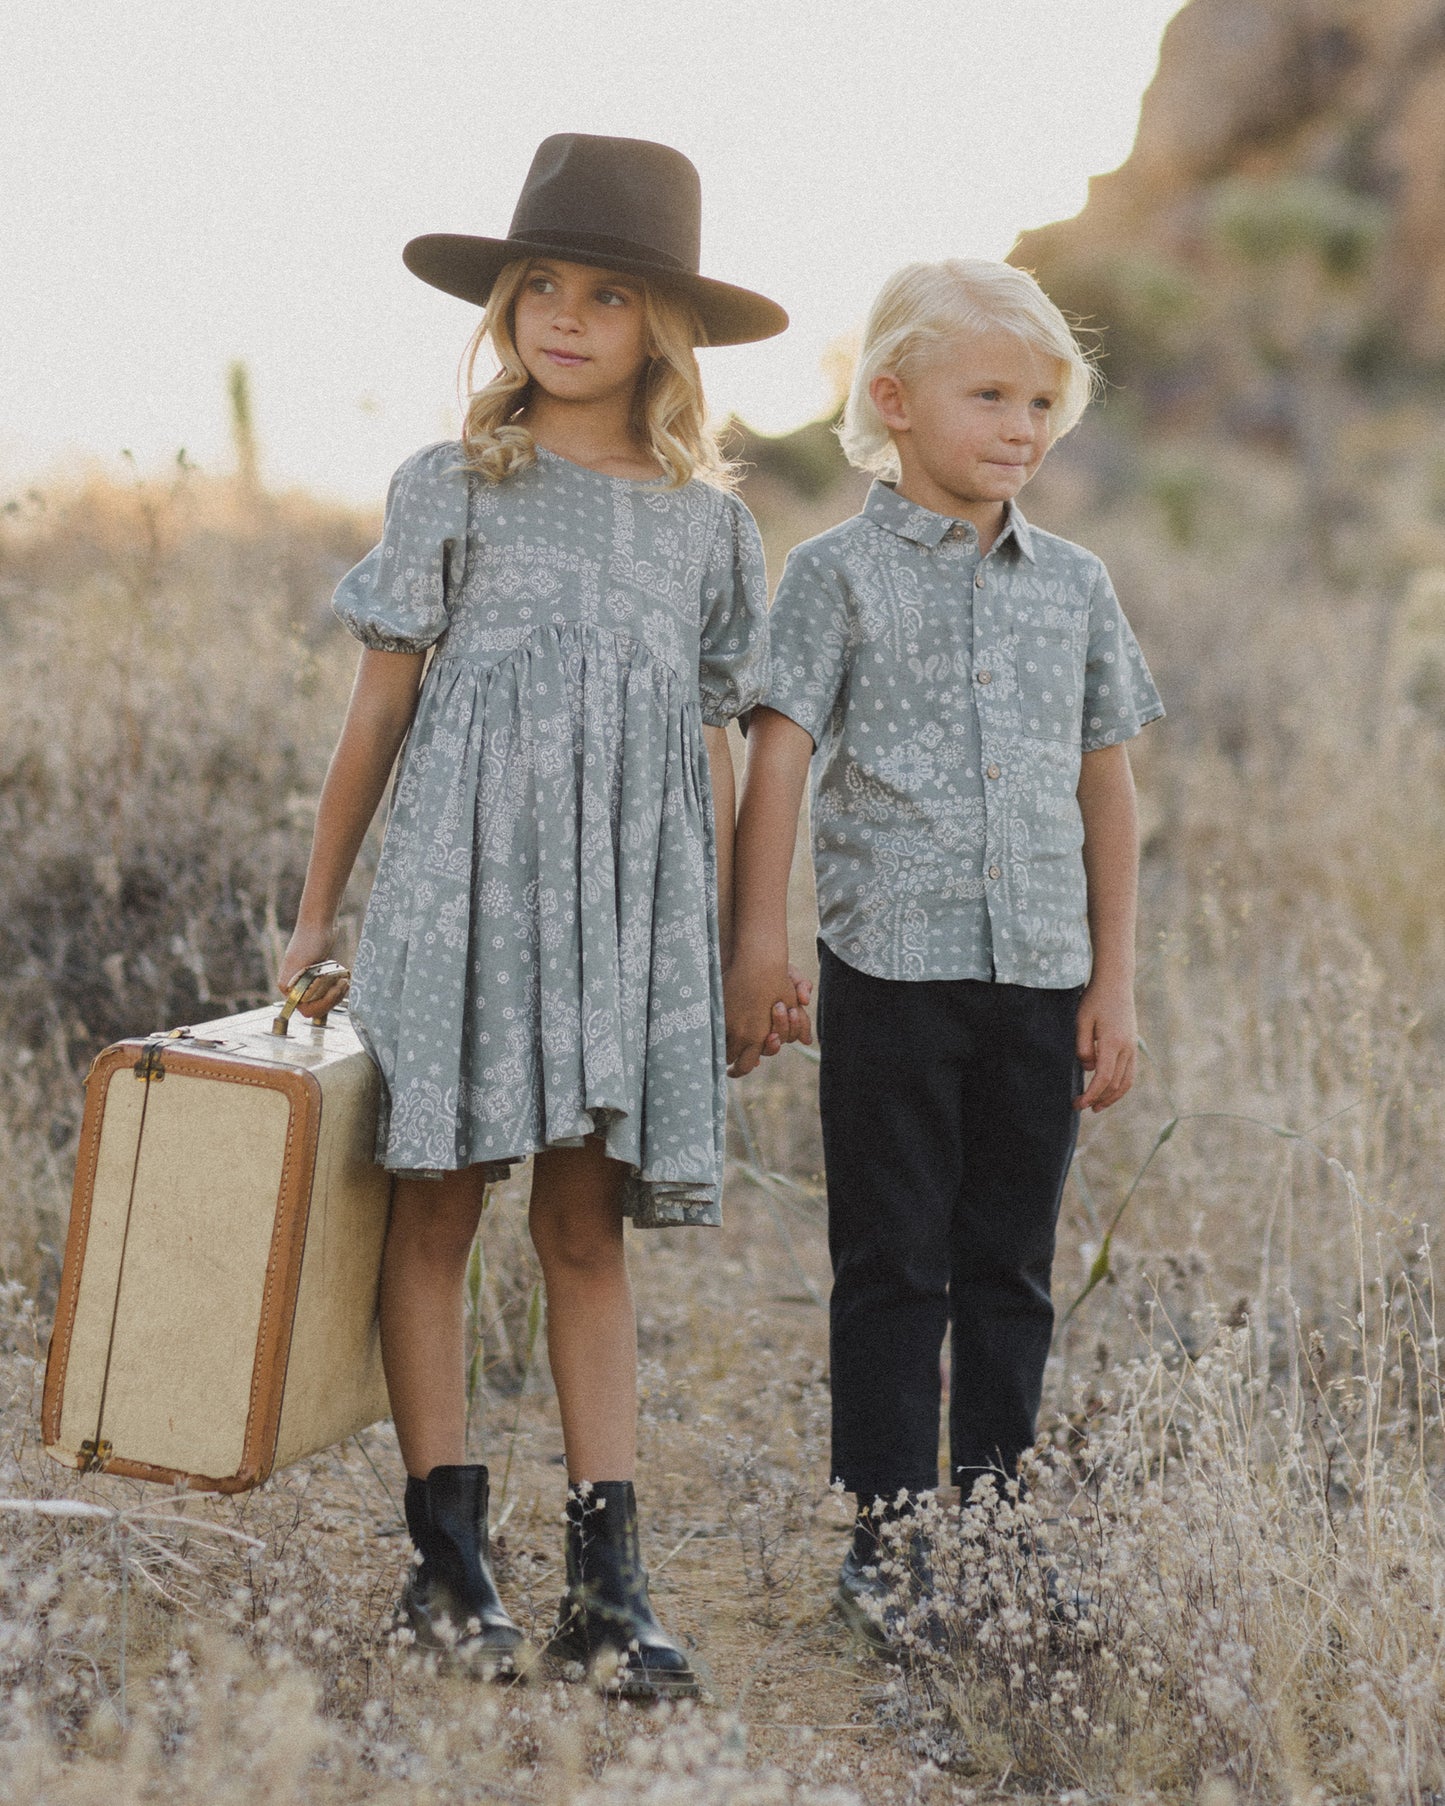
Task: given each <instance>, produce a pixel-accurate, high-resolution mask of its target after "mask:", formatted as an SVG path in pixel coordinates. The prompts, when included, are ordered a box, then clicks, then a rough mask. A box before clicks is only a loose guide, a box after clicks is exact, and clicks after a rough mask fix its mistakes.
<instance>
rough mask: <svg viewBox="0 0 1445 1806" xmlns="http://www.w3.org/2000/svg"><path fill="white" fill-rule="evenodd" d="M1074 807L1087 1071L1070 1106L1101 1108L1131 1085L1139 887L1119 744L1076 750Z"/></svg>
mask: <svg viewBox="0 0 1445 1806" xmlns="http://www.w3.org/2000/svg"><path fill="white" fill-rule="evenodd" d="M1078 797H1079V812H1080V814H1081V815H1082V816H1083V818H1084V877H1085V880H1086V882H1087V885H1088V895H1089V938H1090V940H1091V942H1092V943H1093V949H1094V964H1093V972H1092V974H1091V976H1090V979H1089V983H1088V986H1087V988H1086V989H1085V991H1084V995H1083V997H1082V998H1081V999H1080V1001H1079V1014H1078V1055H1079V1063H1080V1065H1081V1066H1082V1067H1083V1068H1084V1070H1085V1072H1086V1073H1088V1074H1089V1082H1088V1085H1087V1087H1086V1088H1085V1090H1084V1092H1083V1094H1082V1095H1081V1096H1080V1097H1077V1098H1075V1100H1074V1108H1075V1109H1076V1110H1107V1109H1108V1107H1109V1105H1110V1104H1116V1103H1118V1101H1119V1099H1120V1098H1121V1097H1123V1095H1124V1093H1125V1092H1126V1091H1127V1090H1128V1089H1129V1087H1130V1086H1131V1085H1132V1084H1133V1083H1134V1062H1135V1059H1136V1057H1137V1051H1138V1037H1139V1026H1138V1022H1137V1020H1136V1018H1135V1015H1134V923H1135V915H1136V909H1137V893H1138V885H1139V816H1138V809H1137V806H1136V804H1135V800H1134V774H1133V772H1132V771H1131V770H1130V768H1129V753H1128V749H1127V747H1125V746H1124V745H1122V744H1120V745H1117V746H1101V747H1099V748H1097V749H1096V750H1095V751H1093V752H1086V753H1085V754H1084V755H1083V759H1082V762H1081V764H1080V768H1079V790H1078Z"/></svg>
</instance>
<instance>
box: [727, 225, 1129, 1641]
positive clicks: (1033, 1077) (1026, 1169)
mask: <svg viewBox="0 0 1445 1806" xmlns="http://www.w3.org/2000/svg"><path fill="white" fill-rule="evenodd" d="M1092 382H1093V372H1092V370H1091V369H1090V367H1089V365H1088V363H1087V362H1086V361H1085V359H1084V357H1083V354H1082V353H1081V351H1080V350H1079V347H1078V345H1077V344H1076V342H1075V340H1074V337H1073V334H1072V333H1071V332H1070V330H1069V327H1068V324H1067V322H1066V321H1065V319H1064V317H1063V315H1062V314H1061V313H1060V312H1059V311H1058V309H1057V308H1056V307H1055V306H1054V305H1053V303H1052V302H1051V301H1049V299H1048V298H1047V296H1045V295H1044V293H1043V291H1042V290H1041V289H1040V288H1039V286H1038V284H1037V283H1036V282H1035V281H1034V280H1033V278H1032V277H1031V276H1028V275H1026V274H1025V273H1024V272H1023V271H1020V270H1015V269H1013V268H1011V267H1010V266H1008V265H1006V264H996V263H984V262H974V261H970V262H955V261H950V262H945V263H938V264H913V265H910V266H908V267H907V268H905V269H903V270H900V271H899V272H898V273H897V274H896V275H895V276H893V277H892V278H891V279H890V280H889V281H888V283H887V284H885V286H884V289H883V291H882V293H881V294H880V296H879V298H878V301H877V302H876V304H875V306H874V308H873V312H872V314H871V315H870V317H869V321H868V325H867V328H866V332H865V338H864V344H863V348H862V352H861V356H860V360H859V367H858V372H857V375H856V377H855V380H854V383H853V388H852V393H851V395H850V397H849V400H848V405H847V408H846V410H845V413H844V420H843V428H842V438H843V445H844V449H845V450H846V451H847V453H848V455H849V457H850V459H851V460H852V461H853V462H854V463H855V464H857V465H860V466H862V467H863V468H865V469H871V470H873V471H874V472H876V473H877V475H878V478H879V480H878V481H876V482H875V483H874V485H873V487H872V489H871V491H870V492H869V495H868V499H867V501H866V503H865V505H864V508H863V511H862V513H861V514H859V515H857V516H855V517H854V518H853V519H851V520H848V521H844V522H843V523H842V524H841V525H840V526H838V527H835V528H833V529H832V530H831V531H829V532H827V533H823V534H821V535H819V536H818V538H816V539H813V540H810V541H808V542H807V543H806V544H804V545H801V546H799V547H797V548H796V549H795V550H794V552H793V553H792V555H791V557H790V558H789V560H788V564H787V568H786V570H785V572H784V575H783V579H782V583H781V585H780V586H779V589H778V595H777V600H776V602H775V603H774V606H773V611H772V617H771V632H772V648H773V650H772V676H771V684H770V689H769V692H768V697H767V703H768V706H767V707H766V708H764V709H761V710H759V711H758V712H757V713H756V714H755V715H754V716H753V719H752V723H751V726H750V729H749V733H748V764H747V776H746V782H745V787H744V793H743V800H742V805H741V812H740V816H739V821H738V831H737V844H736V866H735V885H736V891H735V910H736V916H735V925H734V932H735V942H734V945H735V946H736V948H737V949H738V955H737V957H736V959H735V961H734V963H733V964H732V966H731V968H730V970H729V972H728V975H727V980H726V996H727V1004H728V1038H729V1046H728V1052H729V1056H730V1058H732V1059H733V1060H734V1061H735V1063H736V1064H735V1070H744V1071H745V1070H748V1069H749V1068H750V1066H751V1065H753V1064H756V1051H757V1050H759V1049H760V1048H761V1046H762V1043H763V1040H764V1038H765V1036H766V1034H767V1032H768V1030H769V1027H770V1025H771V1009H772V1005H773V1001H774V999H775V998H777V997H779V996H787V995H789V994H790V993H789V992H788V989H787V986H786V984H785V980H786V979H787V977H788V973H787V921H786V914H787V912H786V896H787V880H788V871H789V867H790V864H791V860H792V853H793V843H794V836H795V833H796V827H797V814H798V808H799V805H800V803H801V800H802V790H803V783H804V779H805V777H806V775H807V773H808V769H809V765H810V764H811V767H812V834H813V859H814V867H815V874H816V881H817V890H818V910H819V920H820V941H819V959H820V962H821V969H820V978H819V994H818V1030H819V1038H820V1042H821V1047H822V1062H823V1063H822V1071H821V1079H820V1107H821V1112H822V1123H823V1149H824V1158H825V1164H826V1169H827V1187H828V1240H829V1249H830V1253H831V1255H832V1262H833V1278H834V1283H833V1296H832V1304H831V1318H830V1334H831V1353H832V1379H833V1472H834V1474H835V1476H836V1477H837V1479H839V1480H841V1482H842V1483H843V1485H844V1487H845V1488H846V1489H847V1490H848V1491H850V1492H853V1493H855V1494H856V1495H857V1500H858V1516H857V1524H856V1528H855V1532H854V1538H853V1544H852V1547H851V1548H850V1550H849V1553H848V1556H847V1559H846V1560H845V1561H844V1564H843V1569H842V1573H841V1575H840V1577H839V1590H838V1595H837V1603H838V1605H839V1606H840V1608H841V1609H842V1610H843V1612H844V1615H845V1616H846V1617H847V1618H848V1619H849V1621H850V1622H851V1623H853V1624H854V1625H855V1626H857V1627H858V1628H860V1629H863V1630H864V1631H865V1633H866V1634H868V1635H869V1636H870V1638H871V1639H872V1640H874V1641H878V1640H879V1638H880V1634H881V1633H880V1631H879V1629H878V1627H877V1622H876V1614H870V1613H869V1612H868V1610H867V1605H866V1602H867V1600H868V1598H869V1596H870V1595H875V1596H876V1594H877V1592H878V1588H879V1582H878V1579H877V1570H876V1566H875V1565H874V1564H875V1563H876V1559H877V1557H876V1549H877V1530H878V1520H879V1517H880V1516H886V1515H891V1514H892V1513H893V1512H895V1511H898V1510H902V1511H905V1512H906V1511H907V1510H908V1508H909V1506H908V1501H909V1500H910V1499H911V1497H912V1496H913V1495H916V1494H917V1493H920V1492H923V1491H926V1490H930V1489H933V1488H935V1487H936V1486H937V1484H938V1418H939V1393H940V1377H939V1354H940V1351H941V1347H942V1340H943V1334H944V1330H945V1328H947V1327H949V1326H951V1328H952V1333H953V1375H952V1386H951V1396H950V1405H949V1437H950V1443H951V1460H952V1476H953V1479H954V1481H955V1482H956V1484H957V1485H958V1486H959V1488H960V1489H961V1497H962V1498H963V1499H964V1500H965V1501H966V1500H967V1499H968V1498H969V1497H970V1495H971V1493H972V1491H973V1488H974V1486H975V1484H976V1483H977V1482H978V1481H979V1480H980V1479H982V1478H983V1477H985V1476H988V1475H992V1476H994V1477H995V1478H996V1480H997V1482H998V1483H999V1484H1000V1485H1002V1484H1003V1483H1004V1482H1005V1481H1006V1480H1007V1479H1008V1478H1009V1477H1011V1476H1012V1475H1013V1474H1014V1473H1015V1472H1016V1469H1017V1464H1018V1458H1019V1456H1020V1454H1021V1453H1022V1452H1023V1451H1024V1450H1025V1449H1027V1448H1028V1447H1029V1446H1030V1445H1031V1444H1032V1442H1033V1440H1034V1433H1035V1418H1036V1415H1037V1412H1038V1405H1039V1397H1040V1391H1041V1387H1042V1381H1043V1370H1044V1362H1045V1359H1046V1357H1047V1355H1048V1350H1049V1341H1050V1337H1051V1334H1052V1330H1053V1306H1052V1303H1051V1300H1050V1295H1049V1277H1050V1268H1051V1265H1052V1261H1053V1249H1054V1230H1055V1224H1056V1221H1057V1217H1058V1210H1059V1200H1060V1196H1061V1193H1062V1190H1063V1184H1064V1179H1065V1175H1066V1174H1067V1172H1068V1168H1069V1162H1070V1160H1071V1158H1072V1155H1073V1149H1074V1143H1075V1138H1076V1135H1077V1130H1078V1121H1079V1116H1078V1113H1079V1111H1080V1110H1084V1109H1092V1110H1103V1109H1107V1108H1108V1106H1109V1105H1110V1104H1113V1103H1115V1102H1117V1100H1118V1099H1119V1098H1121V1097H1122V1096H1123V1095H1124V1093H1125V1092H1126V1091H1127V1090H1128V1089H1129V1087H1130V1084H1131V1083H1132V1081H1133V1072H1134V1058H1135V1042H1136V1027H1135V1017H1134V999H1133V982H1134V913H1135V888H1136V875H1137V867H1138V852H1137V840H1138V836H1137V826H1136V816H1135V804H1134V788H1133V779H1132V777H1131V774H1130V769H1129V759H1128V753H1127V751H1126V748H1125V745H1124V742H1125V741H1126V740H1128V739H1129V738H1131V737H1132V736H1133V735H1134V734H1136V733H1138V731H1139V729H1140V728H1141V727H1142V726H1144V724H1145V723H1147V722H1149V721H1153V720H1155V719H1156V718H1157V717H1158V716H1160V715H1162V713H1163V709H1162V707H1161V706H1160V702H1159V698H1158V694H1157V692H1156V691H1155V688H1154V685H1153V682H1152V680H1151V679H1150V676H1149V673H1148V670H1147V668H1146V667H1145V664H1144V660H1143V657H1142V656H1141V654H1140V652H1139V648H1138V645H1137V644H1136V642H1135V639H1134V636H1133V634H1132V633H1131V631H1130V629H1129V626H1128V623H1127V622H1126V621H1125V619H1124V616H1123V614H1122V613H1121V611H1120V608H1119V604H1118V602H1117V600H1116V598H1115V596H1114V592H1113V589H1112V588H1111V586H1110V583H1109V578H1108V575H1107V573H1106V572H1105V570H1104V567H1103V565H1102V564H1101V563H1100V561H1099V560H1098V559H1097V558H1096V557H1094V556H1093V554H1092V553H1089V552H1086V551H1084V550H1083V549H1082V548H1081V547H1078V546H1075V545H1071V544H1070V543H1069V542H1068V541H1066V540H1062V539H1058V538H1056V537H1055V536H1054V535H1053V534H1050V533H1044V532H1042V531H1040V529H1039V528H1037V527H1034V526H1030V525H1029V524H1028V523H1027V522H1026V521H1025V520H1024V517H1023V515H1022V514H1021V513H1020V511H1019V509H1018V507H1017V506H1016V503H1015V498H1016V496H1017V495H1018V493H1019V491H1020V490H1021V489H1022V488H1023V486H1024V484H1025V483H1027V482H1028V480H1029V478H1030V477H1031V476H1033V474H1034V472H1035V471H1036V470H1037V469H1038V468H1039V466H1040V464H1041V463H1042V462H1043V459H1044V457H1045V455H1046V453H1047V452H1048V450H1049V448H1050V446H1051V445H1052V444H1053V443H1054V441H1055V440H1056V439H1058V438H1059V437H1060V436H1061V435H1062V434H1063V433H1066V432H1067V431H1068V430H1069V429H1070V428H1071V427H1072V426H1073V425H1074V424H1075V423H1076V422H1077V420H1078V419H1079V416H1080V415H1081V414H1082V413H1083V410H1084V408H1085V406H1086V405H1087V403H1088V400H1089V395H1090V390H1091V387H1092ZM1080 1067H1082V1068H1083V1069H1084V1071H1085V1072H1086V1073H1087V1074H1088V1075H1089V1076H1088V1082H1087V1085H1084V1084H1083V1082H1082V1080H1081V1078H1080V1075H1079V1068H1080Z"/></svg>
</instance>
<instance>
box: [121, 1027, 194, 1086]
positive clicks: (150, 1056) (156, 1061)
mask: <svg viewBox="0 0 1445 1806" xmlns="http://www.w3.org/2000/svg"><path fill="white" fill-rule="evenodd" d="M190 1032H191V1031H190V1030H189V1029H188V1028H173V1029H170V1030H168V1031H167V1032H166V1033H165V1034H163V1035H152V1036H151V1038H150V1039H149V1040H148V1041H147V1042H146V1043H145V1045H144V1046H143V1047H142V1048H141V1050H140V1058H139V1059H138V1060H137V1061H136V1063H135V1069H134V1070H135V1076H136V1077H137V1078H138V1079H144V1080H145V1082H146V1083H147V1084H149V1083H150V1081H151V1080H152V1079H154V1080H155V1081H156V1083H157V1084H159V1083H160V1081H161V1080H162V1079H163V1078H164V1077H165V1076H166V1069H165V1067H164V1066H163V1065H162V1064H161V1051H162V1049H163V1048H164V1047H165V1046H166V1045H167V1043H168V1042H171V1041H184V1040H185V1039H187V1037H188V1036H189V1035H190Z"/></svg>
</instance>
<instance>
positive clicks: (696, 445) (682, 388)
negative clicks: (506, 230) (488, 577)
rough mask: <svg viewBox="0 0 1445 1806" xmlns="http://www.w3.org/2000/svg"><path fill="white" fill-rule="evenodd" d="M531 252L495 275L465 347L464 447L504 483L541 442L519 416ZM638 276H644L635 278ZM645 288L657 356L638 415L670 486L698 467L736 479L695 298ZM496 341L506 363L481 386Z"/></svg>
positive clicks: (637, 424) (712, 478)
mask: <svg viewBox="0 0 1445 1806" xmlns="http://www.w3.org/2000/svg"><path fill="white" fill-rule="evenodd" d="M531 267H532V260H531V259H530V258H525V257H523V258H518V259H517V260H516V261H515V262H513V263H509V264H506V265H505V266H504V267H503V269H502V270H501V272H500V274H499V275H498V277H497V279H496V281H495V283H493V285H492V292H491V294H490V295H489V296H488V298H487V305H486V309H485V311H484V312H483V314H482V319H481V324H480V325H479V326H478V327H477V330H476V331H475V332H474V333H473V334H472V337H471V340H470V342H469V343H468V345H467V349H466V350H465V351H464V352H463V354H462V372H463V381H464V383H465V390H466V413H465V418H464V421H463V425H462V455H463V462H464V464H465V466H466V468H467V469H468V470H474V471H476V473H477V474H478V476H481V477H483V478H485V479H486V481H487V482H489V483H500V482H502V481H503V480H504V479H505V478H507V477H509V476H511V474H512V473H513V471H517V470H522V469H524V468H525V467H526V466H527V465H528V464H532V463H534V462H535V461H536V457H537V445H536V441H535V440H534V439H533V437H532V435H531V433H530V432H529V431H528V430H527V428H526V427H525V426H523V425H522V424H521V423H520V422H519V421H518V419H517V415H518V414H519V413H521V412H522V410H523V409H524V408H525V407H526V405H527V402H528V399H529V398H530V395H531V390H532V378H531V377H530V376H529V375H528V373H527V367H526V365H525V364H524V363H523V362H522V359H521V357H520V355H519V354H518V351H517V341H516V338H515V336H514V333H513V322H514V320H515V318H516V305H517V297H518V295H519V294H520V293H521V290H522V284H523V283H524V282H525V281H526V279H527V272H528V271H529V270H530V269H531ZM632 280H637V279H636V278H633V279H632ZM638 286H639V288H640V289H641V291H642V301H643V307H644V309H645V313H644V326H645V333H646V338H645V345H646V354H647V363H646V364H645V365H644V366H643V369H642V371H641V373H640V375H639V377H638V381H637V393H636V396H635V398H634V403H633V417H632V425H633V431H634V432H635V434H636V435H637V437H638V439H639V440H640V441H641V442H642V443H643V444H645V445H646V446H647V448H648V450H649V451H650V452H651V453H652V456H653V457H654V458H655V459H656V460H657V462H658V464H659V465H660V466H661V468H662V471H663V477H662V479H661V484H662V487H664V488H667V489H681V487H682V486H683V484H684V483H687V482H690V481H691V480H692V479H693V478H694V477H701V478H702V479H703V480H704V481H705V482H709V483H713V484H716V485H717V486H718V487H719V488H723V489H726V488H730V487H731V486H732V483H733V481H734V473H733V466H732V465H730V464H729V463H728V461H727V460H726V459H725V458H724V457H723V455H722V452H721V450H720V449H719V447H718V442H717V440H716V438H715V437H714V436H713V434H712V432H711V431H710V430H709V428H708V425H707V407H706V403H705V402H704V400H703V394H702V372H701V371H700V370H699V369H698V367H697V355H696V353H695V352H694V350H693V346H694V345H695V344H697V343H698V341H699V340H701V339H703V338H704V334H703V331H702V326H701V323H700V321H699V320H698V317H697V314H696V312H695V310H694V309H693V307H692V305H691V303H690V302H688V301H687V300H686V299H685V298H684V297H683V296H681V295H677V294H674V293H672V292H671V291H670V290H668V289H665V288H662V287H660V286H658V285H657V284H654V283H651V282H642V281H639V282H638ZM489 341H490V344H491V348H492V353H493V355H494V356H495V357H496V360H497V363H498V366H499V368H498V370H497V373H496V375H495V376H493V377H492V378H491V380H490V381H489V382H486V383H484V384H483V385H482V387H481V388H480V389H478V388H476V387H475V373H476V365H477V359H478V357H480V355H481V353H482V348H483V346H485V345H486V344H487V343H488V342H489Z"/></svg>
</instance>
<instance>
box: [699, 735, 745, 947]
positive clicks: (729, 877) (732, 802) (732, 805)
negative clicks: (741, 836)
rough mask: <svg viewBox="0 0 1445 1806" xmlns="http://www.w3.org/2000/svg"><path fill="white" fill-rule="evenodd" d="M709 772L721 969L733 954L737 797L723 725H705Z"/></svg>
mask: <svg viewBox="0 0 1445 1806" xmlns="http://www.w3.org/2000/svg"><path fill="white" fill-rule="evenodd" d="M702 740H703V745H704V746H706V748H707V765H708V772H709V774H710V775H711V777H712V813H713V822H714V832H715V837H716V841H717V926H718V940H719V942H720V943H721V951H722V963H723V969H724V971H726V969H727V966H728V963H729V961H730V960H731V959H732V956H733V841H734V838H735V836H736V828H737V813H738V798H737V784H736V781H735V779H734V777H733V755H732V749H731V748H730V747H729V746H728V731H727V729H726V728H725V727H705V728H704V729H703V730H702Z"/></svg>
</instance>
